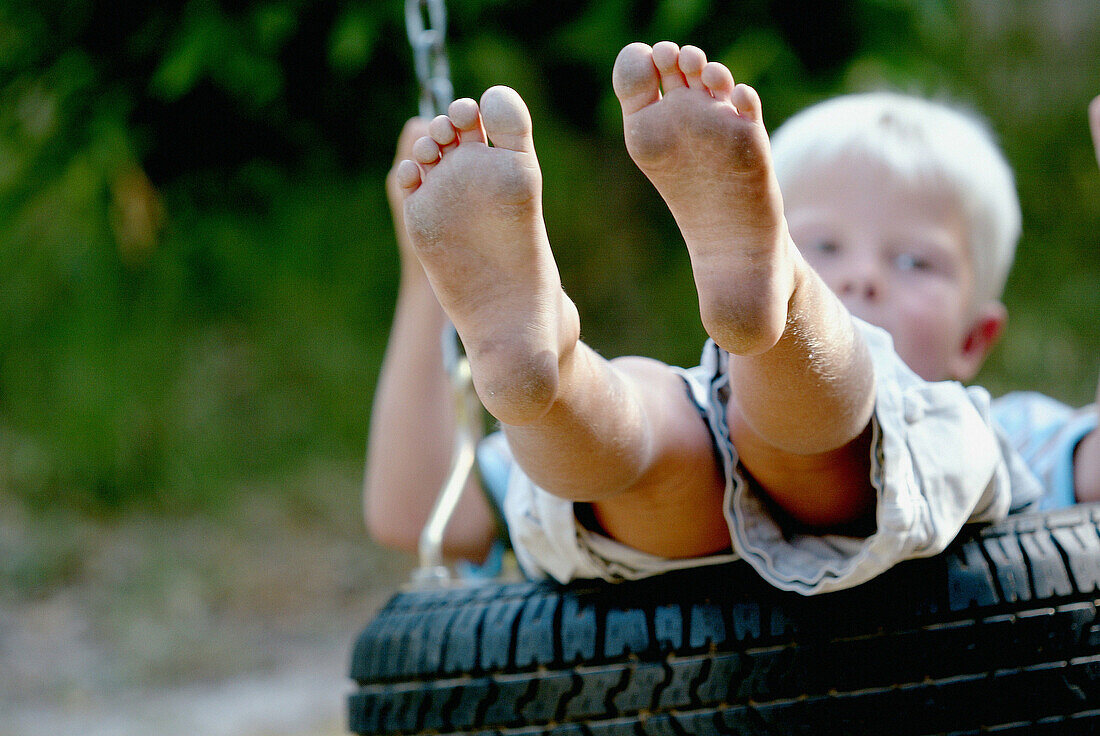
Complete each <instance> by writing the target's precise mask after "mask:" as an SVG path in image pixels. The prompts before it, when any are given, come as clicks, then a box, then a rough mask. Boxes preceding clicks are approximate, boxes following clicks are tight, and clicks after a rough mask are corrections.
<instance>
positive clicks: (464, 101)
mask: <svg viewBox="0 0 1100 736" xmlns="http://www.w3.org/2000/svg"><path fill="white" fill-rule="evenodd" d="M447 116H448V117H449V118H450V119H451V123H452V124H453V125H454V127H455V128H457V129H458V137H459V139H460V140H461V141H462V142H463V143H470V142H475V143H485V128H484V127H483V126H482V124H481V111H480V110H478V108H477V103H476V102H474V101H473V100H471V99H470V98H469V97H463V98H461V99H458V100H455V101H454V102H452V103H451V105H450V107H449V108H447Z"/></svg>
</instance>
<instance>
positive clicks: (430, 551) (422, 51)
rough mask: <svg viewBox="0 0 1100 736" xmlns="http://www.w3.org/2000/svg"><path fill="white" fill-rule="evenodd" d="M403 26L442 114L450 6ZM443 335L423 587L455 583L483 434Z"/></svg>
mask: <svg viewBox="0 0 1100 736" xmlns="http://www.w3.org/2000/svg"><path fill="white" fill-rule="evenodd" d="M425 19H426V20H427V23H425ZM405 26H406V29H407V31H408V34H409V44H410V45H411V46H412V50H413V60H414V63H415V66H416V79H417V81H418V82H419V83H420V117H422V118H425V119H428V120H431V119H432V118H434V117H435V116H436V115H442V114H444V113H445V112H446V111H447V107H448V106H449V105H450V104H451V102H452V101H453V100H454V87H453V85H452V84H451V67H450V64H449V63H448V62H447V49H446V45H445V41H446V38H447V7H446V6H445V5H444V0H405ZM440 337H441V342H442V349H443V367H444V369H445V370H446V371H447V375H448V376H449V378H450V379H451V394H452V397H451V398H452V402H453V410H454V417H455V436H454V443H453V448H452V451H451V469H450V471H449V472H448V474H447V478H446V480H445V482H444V484H443V487H442V488H441V489H440V491H439V496H438V498H436V501H435V505H434V506H433V507H432V510H431V513H430V514H429V515H428V521H427V523H426V524H425V525H424V528H423V529H422V530H421V532H420V544H419V551H420V566H419V568H418V569H417V570H416V572H415V573H414V574H413V579H412V582H411V584H412V586H413V587H415V588H422V589H425V588H435V587H440V586H445V585H449V584H451V583H452V578H451V573H450V570H449V569H448V568H447V567H446V565H444V562H443V534H444V532H445V530H446V527H447V524H448V522H449V521H450V520H451V517H452V516H453V515H454V511H455V508H456V507H457V506H458V500H459V498H460V496H461V495H462V492H463V490H464V489H465V487H466V484H467V481H468V480H469V479H470V477H471V476H472V475H475V474H476V473H477V463H476V454H477V444H478V440H479V439H480V438H481V416H482V415H481V404H480V402H479V401H478V398H477V393H476V392H475V391H474V384H473V380H472V378H471V376H470V364H469V362H468V361H467V360H466V355H465V354H464V352H463V350H462V344H461V342H460V341H459V339H458V333H457V332H455V328H454V325H452V324H451V323H450V322H448V323H447V326H446V327H445V328H444V329H443V334H442V335H441V336H440Z"/></svg>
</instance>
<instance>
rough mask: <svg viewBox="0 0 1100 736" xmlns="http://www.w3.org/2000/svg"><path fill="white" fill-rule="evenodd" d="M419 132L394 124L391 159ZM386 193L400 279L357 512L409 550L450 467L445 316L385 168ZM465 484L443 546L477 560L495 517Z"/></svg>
mask: <svg viewBox="0 0 1100 736" xmlns="http://www.w3.org/2000/svg"><path fill="white" fill-rule="evenodd" d="M426 132H427V122H426V121H424V120H420V119H413V120H410V121H409V122H408V123H407V124H406V125H405V128H404V129H403V130H402V131H401V137H400V139H399V141H398V148H397V157H396V160H397V161H401V160H402V159H406V158H409V157H410V156H411V155H412V154H411V150H412V144H413V141H415V140H416V139H417V138H419V137H420V136H422V135H425V134H426ZM386 194H387V196H388V198H389V203H390V208H391V211H392V214H393V218H394V230H395V235H396V237H397V242H398V246H399V250H400V256H401V281H400V285H399V290H398V295H397V306H396V310H395V313H394V320H393V327H392V329H391V332H390V337H389V343H388V345H387V347H386V355H385V359H384V361H383V364H382V370H381V374H380V375H379V379H378V386H377V388H376V390H375V395H374V404H373V408H372V411H371V423H370V437H369V446H368V449H367V469H366V477H365V482H364V489H363V492H364V511H365V515H366V522H367V528H368V529H369V530H370V533H371V536H373V537H374V538H375V540H377V541H378V542H379V543H381V544H383V545H385V546H388V547H394V548H397V549H401V550H405V551H410V552H412V551H415V550H416V548H417V543H418V540H419V536H420V530H421V529H422V528H423V526H424V522H425V520H426V519H427V517H428V513H429V512H430V511H431V508H432V505H433V503H434V502H435V499H436V496H437V495H438V493H439V489H440V487H441V485H442V484H443V481H444V479H445V477H446V475H447V471H448V470H449V467H450V457H451V445H452V440H453V436H454V416H453V406H452V398H451V389H450V383H449V380H448V377H447V374H446V371H445V370H444V367H443V357H442V354H441V353H442V351H441V347H440V335H441V334H442V329H443V327H444V325H445V324H446V316H445V315H444V314H443V310H442V309H441V308H440V306H439V302H438V301H436V298H435V295H434V294H433V293H432V289H431V286H430V285H429V284H428V280H427V278H426V276H425V275H424V270H423V269H422V268H421V266H420V262H419V261H418V260H417V258H416V255H415V254H414V253H413V251H412V248H411V246H410V243H409V238H408V233H407V232H406V230H405V225H404V218H403V215H402V208H403V205H404V192H403V191H402V190H401V188H400V187H399V186H397V184H396V182H395V180H394V176H393V173H392V172H391V174H390V175H389V176H388V177H387V179H386ZM470 486H471V487H469V488H467V489H466V492H465V493H464V494H463V497H462V500H461V501H460V502H459V506H458V509H457V511H456V512H455V515H454V517H453V518H452V520H451V522H450V524H449V525H448V528H447V532H446V538H445V540H444V552H445V554H446V555H447V556H449V557H459V558H465V559H471V560H481V559H483V558H484V556H485V554H486V553H487V552H488V549H489V547H490V545H491V544H492V541H493V539H494V535H495V531H496V522H495V519H494V515H493V513H492V511H491V510H490V508H489V505H488V502H487V501H486V499H485V497H484V496H483V495H482V494H481V493H480V489H477V488H476V487H474V484H473V483H472V482H471V484H470Z"/></svg>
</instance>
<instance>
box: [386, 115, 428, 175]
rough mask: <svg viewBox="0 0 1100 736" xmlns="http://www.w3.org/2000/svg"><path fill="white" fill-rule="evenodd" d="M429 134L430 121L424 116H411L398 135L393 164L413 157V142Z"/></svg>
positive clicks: (395, 164)
mask: <svg viewBox="0 0 1100 736" xmlns="http://www.w3.org/2000/svg"><path fill="white" fill-rule="evenodd" d="M427 134H428V121H427V120H425V119H424V118H409V120H408V121H407V122H406V123H405V127H403V128H401V134H400V135H399V136H398V137H397V152H396V154H395V155H394V158H393V165H394V166H397V165H398V164H399V163H401V162H402V161H404V160H405V159H407V158H412V147H413V143H414V142H415V141H416V139H417V138H422V137H423V136H426V135H427Z"/></svg>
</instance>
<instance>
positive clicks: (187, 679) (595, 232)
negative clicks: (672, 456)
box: [0, 0, 1100, 734]
mask: <svg viewBox="0 0 1100 736" xmlns="http://www.w3.org/2000/svg"><path fill="white" fill-rule="evenodd" d="M447 6H448V10H449V21H450V22H449V29H448V38H447V43H448V49H449V53H450V60H451V66H452V73H453V78H454V85H455V90H456V93H457V94H458V95H460V96H473V97H477V96H479V95H480V93H481V91H482V90H484V89H485V88H486V87H488V86H490V85H492V84H498V83H503V84H508V85H510V86H512V87H514V88H516V89H517V90H518V91H519V92H520V94H521V95H522V96H523V97H524V98H525V99H526V101H527V102H528V104H529V106H530V108H531V112H532V116H533V119H534V121H535V139H536V145H537V147H538V150H539V158H540V162H541V164H542V166H543V169H544V174H545V212H546V220H547V227H548V231H549V234H550V239H551V242H553V243H554V244H555V252H556V255H557V258H558V263H559V266H560V269H561V272H562V278H563V281H564V283H565V287H566V290H567V291H568V292H569V293H570V295H571V296H572V297H573V298H574V300H575V301H576V302H577V304H578V307H579V308H580V311H581V315H582V324H583V325H584V337H585V339H586V340H587V341H588V342H589V343H590V344H591V345H593V346H594V347H596V348H597V349H598V350H600V351H601V352H603V353H604V354H605V355H608V356H613V355H619V354H624V353H641V354H646V355H650V356H653V357H656V358H660V359H662V360H664V361H666V362H670V363H674V364H680V365H691V364H694V362H695V360H696V358H697V355H698V350H699V347H700V345H701V343H702V340H703V339H704V334H703V331H702V328H701V327H700V325H699V323H698V314H697V311H696V310H697V305H696V301H695V295H694V287H693V285H692V281H691V273H690V268H689V264H688V262H687V257H686V253H685V251H684V248H683V245H682V242H681V241H680V239H679V236H678V233H677V231H676V229H675V226H674V224H673V222H672V220H671V217H670V216H669V215H668V213H667V210H666V209H665V207H664V206H663V204H662V203H661V201H660V199H659V198H658V197H657V195H656V193H655V192H654V191H653V190H652V188H651V187H650V186H649V185H648V183H647V182H646V181H645V180H644V178H643V177H642V176H641V174H640V173H639V172H638V171H637V170H636V169H635V168H634V167H633V165H632V164H631V163H630V161H629V159H628V158H627V155H626V152H625V149H624V147H623V144H622V130H621V117H620V113H619V109H618V105H617V102H616V101H615V99H614V96H613V94H612V91H611V84H610V71H611V66H612V62H613V61H614V58H615V55H616V54H617V52H618V50H619V49H620V48H621V47H622V46H623V45H625V44H626V43H628V42H630V41H634V40H645V41H648V42H651V43H652V42H655V41H657V40H661V39H665V38H669V39H674V40H677V41H679V42H682V43H689V42H690V43H694V44H696V45H699V46H701V47H702V48H703V49H705V50H706V51H707V52H708V55H709V56H710V58H711V59H715V60H718V61H722V62H724V63H726V64H727V65H728V66H729V67H730V69H731V70H732V71H733V73H734V75H735V76H736V77H737V78H738V80H739V81H744V82H748V83H750V84H752V85H754V86H756V88H757V89H758V90H759V91H760V93H761V96H762V98H763V100H764V104H765V118H766V122H767V123H768V124H769V127H771V128H774V127H775V126H776V125H778V124H779V123H781V122H782V121H783V120H784V119H785V118H786V117H787V116H789V115H791V114H792V113H794V112H795V111H797V110H799V109H801V108H802V107H804V106H806V105H808V104H811V103H814V102H817V101H819V100H821V99H823V98H826V97H828V96H831V95H834V94H837V93H842V92H850V91H861V90H867V89H877V88H884V87H885V88H891V89H897V90H901V91H906V92H916V93H921V94H926V95H931V96H936V97H942V98H946V99H948V100H953V101H955V102H957V103H959V104H961V105H963V106H965V107H969V108H971V109H974V110H976V111H979V112H980V113H981V114H983V115H984V116H985V117H986V118H987V119H988V120H989V121H990V124H991V126H992V128H993V129H994V130H995V132H996V134H997V136H998V137H999V139H1000V141H1001V142H1002V144H1003V147H1004V150H1005V152H1006V154H1007V156H1008V159H1009V161H1010V163H1011V164H1012V166H1013V168H1014V169H1015V171H1016V174H1017V179H1018V188H1019V192H1020V197H1021V201H1022V205H1023V210H1024V235H1023V239H1022V241H1021V243H1020V247H1019V253H1018V257H1017V263H1016V267H1015V269H1014V271H1013V273H1012V276H1011V278H1010V280H1009V285H1008V290H1007V293H1006V295H1005V301H1006V304H1007V306H1008V308H1009V312H1010V315H1011V316H1010V321H1009V327H1008V332H1007V335H1006V337H1005V339H1004V341H1003V342H1002V344H1001V345H1000V347H999V348H998V349H997V350H996V352H995V353H994V355H993V356H992V358H991V359H990V361H989V362H988V363H987V366H986V368H985V369H984V371H983V372H982V374H981V375H980V376H979V378H978V381H977V382H978V383H981V384H983V385H985V386H987V387H989V388H990V390H991V391H992V392H993V393H994V395H998V394H1001V393H1004V392H1007V391H1010V390H1016V389H1031V390H1039V391H1043V392H1046V393H1048V394H1051V395H1053V396H1055V397H1056V398H1058V399H1061V400H1063V401H1066V402H1068V403H1070V404H1074V405H1081V404H1084V403H1088V402H1089V401H1091V400H1092V398H1093V396H1094V394H1095V390H1096V381H1097V373H1098V370H1100V350H1098V347H1100V288H1098V285H1100V172H1098V171H1097V165H1096V160H1095V155H1094V153H1093V148H1092V145H1091V143H1090V140H1089V135H1088V128H1087V122H1086V117H1085V110H1086V106H1087V104H1088V102H1089V100H1090V99H1091V98H1092V97H1093V96H1094V95H1096V94H1100V4H1098V3H1096V2H1095V0H1034V1H1030V2H1024V1H1023V0H1016V1H1015V2H995V1H992V0H962V1H960V2H946V1H945V0H928V1H926V2H917V1H916V0H847V1H843V2H812V3H811V2H783V1H782V0H771V1H768V0H743V1H742V2H716V1H714V0H555V1H553V2H551V1H549V0H542V2H535V1H533V0H509V1H505V0H450V1H449V2H448V3H447ZM416 100H417V90H416V84H415V76H414V73H413V69H412V59H411V52H410V50H409V47H408V42H407V39H406V35H405V29H404V14H403V3H402V2H400V0H327V1H322V0H252V1H247V0H234V1H230V0H222V1H221V2H219V1H218V0H164V1H162V2H158V3H137V2H132V1H129V0H120V1H116V2H94V1H92V0H0V659H2V660H3V661H4V663H5V665H4V667H3V668H0V669H3V670H4V672H3V673H0V693H2V694H0V734H3V733H4V732H5V728H10V729H12V730H11V733H23V731H20V730H19V729H20V728H22V727H23V726H21V725H20V724H25V723H31V722H33V721H34V719H38V721H37V722H38V723H42V722H43V721H42V719H47V721H45V722H50V723H54V724H55V725H56V726H58V727H59V729H60V727H62V726H65V725H67V724H69V723H70V721H67V720H65V719H74V718H75V719H79V722H80V723H81V724H83V729H84V731H85V732H87V730H88V728H89V726H88V724H95V723H97V722H98V723H101V724H105V725H104V726H103V728H104V730H103V731H102V732H103V733H128V732H130V731H126V730H125V728H131V727H132V728H134V729H140V728H148V727H150V724H158V725H157V726H156V727H157V728H158V729H160V730H158V732H159V733H174V731H172V730H171V728H170V727H169V725H168V724H169V723H176V724H177V725H179V724H181V723H185V721H186V719H185V717H184V715H183V713H184V712H186V713H188V714H189V715H188V716H187V717H188V718H194V717H196V716H195V712H196V711H197V710H202V711H203V712H205V713H206V714H207V715H208V716H209V719H210V720H209V722H208V723H206V725H205V726H204V727H202V728H200V729H199V731H200V732H202V733H207V734H213V733H241V734H248V733H292V732H293V733H298V732H299V731H295V730H293V729H299V730H301V729H307V730H308V729H314V731H315V730H316V728H318V727H315V726H314V725H312V724H314V723H321V724H322V725H321V726H319V728H322V729H325V728H327V729H329V730H330V731H332V732H339V731H340V729H341V724H340V718H341V716H340V708H341V705H340V700H341V698H342V697H343V692H344V689H345V685H344V682H343V679H342V678H343V675H344V670H345V667H346V656H347V651H348V649H349V647H350V642H351V637H352V636H353V635H354V632H355V631H356V629H357V628H358V627H359V626H360V625H361V624H362V623H363V622H364V621H365V620H366V618H367V617H368V615H369V613H370V611H371V610H372V609H373V607H374V606H377V605H378V602H379V601H380V600H383V599H384V597H385V595H386V593H387V592H388V591H389V590H391V589H392V588H393V587H394V586H396V585H397V584H399V582H400V581H401V580H402V579H403V576H404V574H405V572H406V571H407V569H408V564H409V561H408V560H407V559H406V558H403V557H400V556H396V555H392V554H387V553H383V552H381V551H379V550H377V549H376V548H374V547H373V546H371V544H370V543H369V541H368V540H367V539H366V538H365V534H364V533H363V531H362V522H361V515H360V507H359V487H360V483H361V478H362V461H363V454H364V443H365V438H366V432H367V417H368V414H369V410H370V401H371V393H372V389H373V384H374V380H375V377H376V374H377V370H378V366H379V362H380V360H381V356H382V352H383V349H384V345H385V340H386V336H387V333H388V330H389V320H390V317H391V314H392V308H393V301H394V296H395V288H396V282H397V258H396V251H395V244H394V240H393V235H392V223H391V220H390V215H389V211H388V209H387V206H386V203H385V197H384V192H383V177H384V175H385V173H386V171H387V170H388V168H389V166H390V165H391V160H392V156H393V149H394V144H395V141H396V137H397V133H398V131H399V130H400V127H401V125H402V123H403V121H404V120H405V119H406V118H407V117H409V116H411V115H413V114H415V112H416ZM265 678H266V679H265ZM280 678H281V679H280ZM288 678H289V679H288ZM295 678H296V679H295ZM225 683H236V686H237V687H238V689H237V690H233V689H232V687H230V686H228V685H226V684H225ZM249 687H253V688H254V692H255V697H253V700H256V699H257V698H259V699H261V700H263V701H264V702H265V703H267V705H266V706H265V707H260V706H255V707H254V708H253V710H248V711H247V712H244V711H242V707H243V705H242V704H247V703H248V702H250V701H249V696H248V695H247V693H249V692H253V691H252V690H248V688H249ZM181 688H183V689H181ZM187 688H191V689H187ZM241 688H243V689H241ZM278 688H283V691H284V697H283V698H282V700H281V701H280V702H281V707H274V706H272V705H271V704H270V698H271V697H272V693H274V692H276V690H277V689H278ZM153 692H156V693H157V695H156V696H155V697H154V696H152V695H151V693H153ZM168 693H176V694H177V695H178V698H177V700H165V698H168V697H169V695H168ZM232 693H236V695H233V696H232V697H229V694H232ZM295 694H297V695H295ZM177 695H173V696H171V697H177ZM294 697H298V698H299V700H302V702H301V703H300V704H299V705H298V706H293V707H292V703H293V702H297V701H294V700H293V698H294ZM158 698H159V699H158ZM203 698H208V699H209V700H202V699H203ZM5 699H7V700H8V701H9V702H7V704H6V705H5ZM196 702H200V703H206V704H207V706H206V707H203V708H199V709H196V708H195V707H194V704H195V703H196ZM126 703H129V705H125V704H126ZM173 703H174V705H173ZM120 704H123V705H120ZM218 704H221V705H223V706H225V708H226V709H227V710H219V707H220V706H219V705H218ZM16 706H18V707H16ZM173 708H175V709H176V710H173ZM234 708H235V710H234ZM295 708H297V710H295ZM246 710H247V709H246ZM177 711H178V712H177ZM291 711H292V712H291ZM5 712H8V713H9V714H12V713H14V714H16V715H15V716H11V718H10V719H6V718H5V716H4V715H3V713H5ZM20 714H21V715H20ZM172 714H175V715H172ZM295 714H296V715H295ZM16 716H18V717H16ZM49 718H53V719H55V721H49V720H48V719H49ZM296 718H297V719H298V720H295V719H296ZM97 719H98V720H97ZM5 720H9V724H8V725H7V726H6V725H5V723H4V721H5ZM186 723H190V722H186ZM303 724H305V725H303ZM185 725H186V724H185ZM124 727H125V728H124ZM180 728H181V729H182V730H181V731H180V732H181V733H182V732H183V730H188V732H194V730H195V728H196V726H194V724H193V723H191V725H190V726H188V727H187V728H184V727H183V726H180ZM314 731H309V732H311V733H312V732H314ZM27 732H30V731H27ZM92 732H93V733H97V732H96V731H94V729H93V731H92ZM134 732H135V733H136V732H137V730H135V731H134ZM301 732H303V733H304V732H305V731H301Z"/></svg>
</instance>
